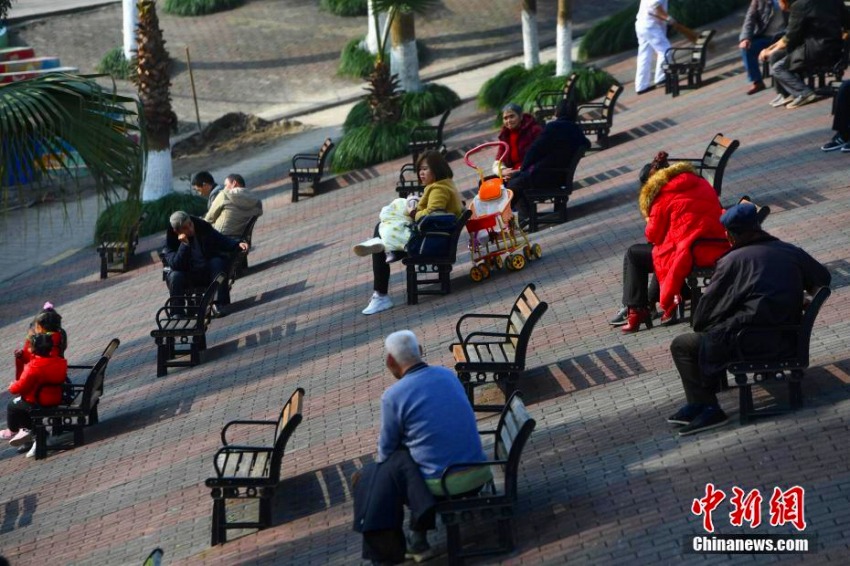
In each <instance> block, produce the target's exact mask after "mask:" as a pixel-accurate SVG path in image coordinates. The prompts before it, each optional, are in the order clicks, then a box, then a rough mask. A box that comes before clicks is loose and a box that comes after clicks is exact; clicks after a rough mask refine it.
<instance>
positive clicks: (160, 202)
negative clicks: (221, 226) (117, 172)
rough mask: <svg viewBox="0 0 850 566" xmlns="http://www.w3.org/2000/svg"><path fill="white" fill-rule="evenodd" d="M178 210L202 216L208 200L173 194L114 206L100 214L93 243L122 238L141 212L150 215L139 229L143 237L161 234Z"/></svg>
mask: <svg viewBox="0 0 850 566" xmlns="http://www.w3.org/2000/svg"><path fill="white" fill-rule="evenodd" d="M176 210H185V211H186V212H188V213H189V214H192V215H194V216H203V215H204V214H206V212H207V199H205V198H203V197H201V196H198V195H196V194H194V193H171V194H168V195H165V196H164V197H162V198H160V199H157V200H154V201H150V202H145V203H142V202H139V201H135V200H133V201H121V202H116V203H114V204H111V205H110V206H108V207H107V208H106V210H104V211H103V212H101V213H100V216H98V218H97V222H96V223H95V228H94V243H95V245H99V244H100V242H101V241H102V239H103V238H104V236H106V235H107V234H123V233H125V232H126V231H127V228H128V227H129V226H131V225H132V224H133V223H134V222H135V221H136V220H138V219H139V215H140V214H141V213H142V211H145V212H147V213H148V217H147V218H146V219H145V221H144V223H142V225H141V227H140V228H139V235H140V236H148V235H150V234H156V233H157V232H162V231H163V230H165V229H166V228H168V218H169V217H170V216H171V214H172V213H173V212H174V211H176Z"/></svg>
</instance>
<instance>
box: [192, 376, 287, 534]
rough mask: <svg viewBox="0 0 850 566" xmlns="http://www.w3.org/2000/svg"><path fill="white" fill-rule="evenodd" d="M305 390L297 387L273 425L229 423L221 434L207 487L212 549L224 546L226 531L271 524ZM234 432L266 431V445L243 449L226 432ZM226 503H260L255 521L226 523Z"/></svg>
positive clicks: (255, 422)
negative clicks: (251, 501)
mask: <svg viewBox="0 0 850 566" xmlns="http://www.w3.org/2000/svg"><path fill="white" fill-rule="evenodd" d="M303 403H304V390H303V389H301V388H300V387H299V388H298V389H296V390H295V392H294V393H293V394H292V395H291V396H290V397H289V400H288V401H287V402H286V403H285V404H284V405H283V408H282V409H281V411H280V415H279V416H278V418H277V420H274V421H244V420H237V421H230V422H229V423H227V424H226V425H225V426H224V428H223V429H222V431H221V444H222V446H221V448H220V449H219V450H218V452H216V454H215V459H214V461H213V464H214V465H215V477H212V478H208V479H207V481H206V486H207V487H208V488H210V489H211V490H212V491H211V493H210V495H211V496H212V498H213V511H212V541H211V543H212V545H213V546H215V545H217V544H222V543H224V542H227V529H265V528H266V527H268V526H269V525H270V524H271V516H272V508H271V502H272V497H274V491H275V488H276V487H277V485H278V484H279V483H280V468H281V461H282V460H283V453H284V450H286V444H287V442H288V441H289V437H290V436H292V433H293V432H294V431H295V428H296V427H297V426H298V424H299V423H300V422H301V418H302V417H301V407H302V405H303ZM237 429H243V430H244V429H248V430H250V429H254V430H267V431H268V432H269V436H268V443H264V444H260V445H251V446H248V445H245V444H237V443H234V440H233V439H231V438H230V437H229V434H228V431H230V430H234V431H235V430H237ZM228 499H259V500H260V502H259V504H260V509H259V517H258V520H257V521H251V522H244V521H241V522H230V521H228V519H227V507H226V503H227V500H228Z"/></svg>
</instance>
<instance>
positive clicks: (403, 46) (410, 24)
mask: <svg viewBox="0 0 850 566" xmlns="http://www.w3.org/2000/svg"><path fill="white" fill-rule="evenodd" d="M390 35H391V37H392V44H393V48H392V51H391V52H390V69H391V72H392V73H393V74H394V75H398V79H399V86H400V87H401V90H403V91H405V92H421V91H422V81H421V80H420V79H419V54H418V53H417V50H416V26H415V22H414V19H413V12H401V13H400V14H398V16H396V18H395V19H394V20H393V26H392V29H391V30H390Z"/></svg>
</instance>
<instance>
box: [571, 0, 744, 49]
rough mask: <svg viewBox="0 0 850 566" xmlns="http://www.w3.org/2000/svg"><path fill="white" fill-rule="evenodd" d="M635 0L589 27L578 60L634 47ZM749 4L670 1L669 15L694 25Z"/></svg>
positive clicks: (734, 0) (725, 0) (719, 0)
mask: <svg viewBox="0 0 850 566" xmlns="http://www.w3.org/2000/svg"><path fill="white" fill-rule="evenodd" d="M639 4H640V3H639V2H635V3H633V4H631V5H630V6H628V7H627V8H624V9H623V10H621V11H619V12H617V13H616V14H614V15H612V16H610V17H608V18H606V19H604V20H602V21H601V22H599V23H597V24H595V25H594V26H593V27H591V28H590V29H589V30H588V31H587V33H586V34H585V35H584V37H583V38H582V40H581V45H579V56H580V57H581V58H582V59H588V58H591V57H601V56H603V55H611V54H614V53H620V52H622V51H627V50H629V49H634V48H636V47H637V35H635V17H636V16H637V10H638V5H639ZM747 4H749V1H748V0H671V1H670V14H671V15H672V16H673V17H674V18H675V19H676V20H678V21H680V22H682V23H683V24H684V25H686V26H688V27H690V28H697V27H700V26H703V25H705V24H707V23H710V22H713V21H715V20H718V19H720V18H722V17H724V16H727V15H729V14H731V13H732V12H734V11H735V10H737V9H739V8H741V7H743V6H746V5H747Z"/></svg>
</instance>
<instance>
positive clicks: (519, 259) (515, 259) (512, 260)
mask: <svg viewBox="0 0 850 566" xmlns="http://www.w3.org/2000/svg"><path fill="white" fill-rule="evenodd" d="M508 265H509V266H510V267H511V268H513V269H514V271H519V270H520V269H522V268H523V267H525V256H523V255H522V254H513V255H512V256H510V257H509V258H508Z"/></svg>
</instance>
